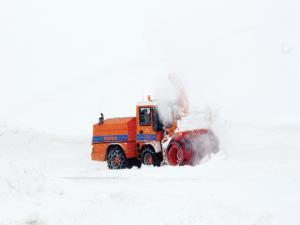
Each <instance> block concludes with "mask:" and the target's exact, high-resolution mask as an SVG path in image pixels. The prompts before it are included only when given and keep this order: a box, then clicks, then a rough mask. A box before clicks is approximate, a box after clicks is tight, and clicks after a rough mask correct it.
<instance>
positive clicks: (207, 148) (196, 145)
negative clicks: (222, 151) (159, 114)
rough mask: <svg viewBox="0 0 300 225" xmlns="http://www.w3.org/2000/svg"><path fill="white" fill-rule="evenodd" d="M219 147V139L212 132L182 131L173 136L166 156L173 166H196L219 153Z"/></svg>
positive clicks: (204, 130)
mask: <svg viewBox="0 0 300 225" xmlns="http://www.w3.org/2000/svg"><path fill="white" fill-rule="evenodd" d="M218 146H219V143H218V139H217V137H216V136H215V135H214V134H213V132H212V131H211V130H208V129H198V130H191V131H182V132H178V133H175V134H174V135H173V137H172V140H171V141H170V144H169V146H168V148H167V150H166V156H167V160H168V163H169V164H170V165H172V166H177V165H196V164H198V163H199V162H200V161H201V160H202V159H203V158H205V157H206V156H208V155H210V154H211V153H217V152H218V151H219V147H218Z"/></svg>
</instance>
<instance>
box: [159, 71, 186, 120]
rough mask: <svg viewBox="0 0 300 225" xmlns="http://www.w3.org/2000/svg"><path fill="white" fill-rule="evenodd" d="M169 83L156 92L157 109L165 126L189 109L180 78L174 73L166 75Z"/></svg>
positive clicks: (179, 117)
mask: <svg viewBox="0 0 300 225" xmlns="http://www.w3.org/2000/svg"><path fill="white" fill-rule="evenodd" d="M168 80H169V83H168V85H167V86H166V87H164V88H161V89H160V90H158V92H157V93H156V100H157V101H158V103H159V105H158V111H159V116H160V119H161V121H162V122H163V124H164V125H165V126H168V125H170V124H172V122H173V121H174V120H179V119H181V118H182V117H183V116H185V115H186V114H187V113H188V111H189V102H188V97H187V95H186V92H185V89H184V86H183V84H182V82H181V80H180V79H179V78H178V77H177V76H176V75H175V74H170V75H169V76H168Z"/></svg>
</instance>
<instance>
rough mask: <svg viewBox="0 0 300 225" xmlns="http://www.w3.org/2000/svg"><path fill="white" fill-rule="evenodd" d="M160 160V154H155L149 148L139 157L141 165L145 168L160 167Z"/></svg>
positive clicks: (161, 158)
mask: <svg viewBox="0 0 300 225" xmlns="http://www.w3.org/2000/svg"><path fill="white" fill-rule="evenodd" d="M162 160H163V157H162V153H155V151H154V150H153V148H151V147H146V148H145V149H144V150H143V152H142V155H141V161H142V164H144V165H147V166H160V164H161V162H162Z"/></svg>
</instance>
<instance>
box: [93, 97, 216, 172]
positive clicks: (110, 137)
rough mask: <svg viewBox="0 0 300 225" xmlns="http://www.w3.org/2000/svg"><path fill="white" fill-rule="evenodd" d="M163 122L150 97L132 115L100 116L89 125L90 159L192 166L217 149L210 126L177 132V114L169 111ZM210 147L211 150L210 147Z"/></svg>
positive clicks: (116, 165)
mask: <svg viewBox="0 0 300 225" xmlns="http://www.w3.org/2000/svg"><path fill="white" fill-rule="evenodd" d="M170 112H171V114H172V120H171V121H169V122H167V123H166V122H165V121H163V120H162V119H161V116H160V113H159V103H157V102H153V101H151V100H150V98H149V101H148V102H145V103H139V104H138V105H137V106H136V116H135V117H128V118H114V119H106V120H105V119H104V116H103V114H102V113H101V117H100V118H99V122H98V123H97V124H94V126H93V140H92V146H93V149H92V154H91V155H92V159H93V160H97V161H107V165H108V168H109V169H125V168H132V167H133V166H137V167H139V168H140V167H141V165H142V164H144V165H152V166H161V165H163V164H168V165H172V166H176V165H195V164H196V163H197V162H199V160H201V158H203V157H204V156H205V154H206V153H207V152H211V151H212V152H217V151H218V140H217V138H216V136H215V135H214V134H213V132H212V131H211V130H210V129H198V130H191V131H182V132H178V131H177V130H176V129H177V121H178V119H180V115H179V114H178V113H176V112H175V113H174V110H170ZM212 149H213V150H212Z"/></svg>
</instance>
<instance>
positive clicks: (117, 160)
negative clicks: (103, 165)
mask: <svg viewBox="0 0 300 225" xmlns="http://www.w3.org/2000/svg"><path fill="white" fill-rule="evenodd" d="M107 166H108V168H109V169H111V170H118V169H126V168H127V159H126V156H125V153H124V151H123V149H122V148H121V147H120V146H112V147H110V149H109V151H108V154H107Z"/></svg>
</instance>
